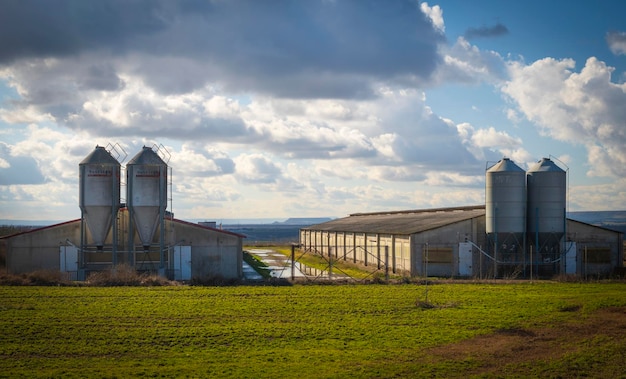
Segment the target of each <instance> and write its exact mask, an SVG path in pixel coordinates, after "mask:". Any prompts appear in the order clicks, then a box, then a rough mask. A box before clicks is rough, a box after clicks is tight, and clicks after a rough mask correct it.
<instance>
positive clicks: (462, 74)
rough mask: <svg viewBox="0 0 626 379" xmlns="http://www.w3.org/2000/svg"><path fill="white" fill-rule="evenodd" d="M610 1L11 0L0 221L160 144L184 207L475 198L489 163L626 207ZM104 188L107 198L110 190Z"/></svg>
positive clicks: (381, 206) (45, 213)
mask: <svg viewBox="0 0 626 379" xmlns="http://www.w3.org/2000/svg"><path fill="white" fill-rule="evenodd" d="M624 14H626V3H624V2H622V1H599V2H586V3H585V2H569V3H564V2H556V1H552V2H545V1H541V2H540V1H473V2H468V1H451V0H443V1H439V2H435V1H432V2H421V3H419V2H417V1H414V0H411V1H356V0H353V1H346V0H318V1H316V0H312V1H306V2H302V1H286V0H285V1H251V0H249V1H248V0H233V1H204V0H202V1H201V0H193V1H192V0H186V1H180V2H171V1H166V0H163V1H152V0H135V1H121V0H119V1H118V0H116V1H113V0H109V1H102V2H83V1H67V0H66V1H55V2H51V1H43V0H23V1H15V2H5V3H3V12H2V14H0V219H18V220H33V219H35V220H36V219H45V220H66V219H72V218H78V217H80V211H79V207H78V163H79V162H80V161H81V160H82V159H83V158H84V157H85V156H87V155H88V154H89V153H90V152H91V151H92V150H93V149H94V147H95V146H96V145H107V144H119V146H121V147H122V148H123V149H124V150H125V151H126V153H127V155H128V157H127V158H126V160H128V159H130V158H131V157H132V156H133V155H135V154H136V153H137V152H138V151H139V150H140V149H141V147H142V146H143V145H147V146H152V145H155V144H156V145H163V146H164V147H166V148H167V150H168V151H169V153H170V154H171V159H170V161H169V164H170V166H171V167H172V170H173V187H172V188H173V193H172V204H173V206H172V209H171V210H172V211H173V212H174V213H175V215H176V217H178V218H182V219H205V220H216V221H220V220H225V219H248V218H276V219H281V218H287V217H326V216H330V217H342V216H345V215H347V214H350V213H355V212H368V211H382V210H402V209H418V208H432V207H449V206H450V207H451V206H464V205H474V204H483V203H484V173H485V168H486V167H487V165H489V164H490V163H491V164H492V163H495V162H496V161H497V160H499V159H501V158H502V157H505V156H506V157H509V158H511V159H513V160H514V161H515V162H516V163H517V164H518V165H519V166H520V167H522V168H525V169H526V168H528V167H529V165H532V163H533V162H536V161H538V160H539V159H541V158H542V157H548V156H552V157H554V159H555V160H557V163H558V164H560V165H562V167H563V168H566V169H568V173H569V190H568V198H569V202H568V207H569V210H570V211H578V210H616V209H626V206H625V205H624V204H626V191H625V190H624V188H626V179H625V178H626V149H624V146H626V85H625V84H624V83H625V82H626V22H625V21H624V20H623V15H624ZM122 197H125V195H124V194H122Z"/></svg>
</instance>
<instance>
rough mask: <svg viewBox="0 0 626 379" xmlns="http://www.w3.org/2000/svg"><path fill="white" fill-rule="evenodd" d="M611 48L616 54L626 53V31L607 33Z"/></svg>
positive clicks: (607, 40)
mask: <svg viewBox="0 0 626 379" xmlns="http://www.w3.org/2000/svg"><path fill="white" fill-rule="evenodd" d="M606 42H607V44H608V45H609V49H611V51H612V52H613V54H615V55H626V32H617V31H613V32H609V33H607V34H606Z"/></svg>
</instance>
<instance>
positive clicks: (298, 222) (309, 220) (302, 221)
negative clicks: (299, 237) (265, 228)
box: [274, 217, 332, 225]
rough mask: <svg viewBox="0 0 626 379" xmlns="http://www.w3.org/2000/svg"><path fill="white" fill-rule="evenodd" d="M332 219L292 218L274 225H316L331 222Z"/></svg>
mask: <svg viewBox="0 0 626 379" xmlns="http://www.w3.org/2000/svg"><path fill="white" fill-rule="evenodd" d="M331 220H332V218H330V217H290V218H288V219H287V220H285V221H283V222H275V223H274V224H283V225H315V224H321V223H323V222H328V221H331Z"/></svg>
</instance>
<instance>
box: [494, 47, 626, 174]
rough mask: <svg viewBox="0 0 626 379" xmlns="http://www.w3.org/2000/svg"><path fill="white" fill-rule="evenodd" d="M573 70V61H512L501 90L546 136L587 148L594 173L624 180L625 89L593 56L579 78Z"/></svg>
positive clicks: (625, 143) (625, 157)
mask: <svg viewBox="0 0 626 379" xmlns="http://www.w3.org/2000/svg"><path fill="white" fill-rule="evenodd" d="M573 68H574V61H572V60H570V59H566V60H555V59H552V58H545V59H542V60H539V61H536V62H534V63H532V64H531V65H524V64H523V63H520V62H512V63H511V64H510V66H509V72H510V75H511V79H510V81H508V82H507V83H506V84H505V85H504V86H503V87H502V91H503V93H504V94H506V95H507V96H509V97H510V98H511V99H512V100H513V101H515V102H516V103H517V105H518V109H519V111H520V112H521V113H523V114H524V115H525V116H526V118H528V119H529V120H531V121H533V122H535V123H536V124H537V125H538V126H539V127H540V128H541V131H542V132H543V133H544V134H545V135H548V136H550V137H552V138H555V139H557V140H561V141H566V142H568V143H574V144H583V145H584V146H585V147H586V148H587V151H588V162H589V164H590V166H591V167H592V170H591V172H590V173H592V174H593V175H600V176H616V177H623V176H626V151H625V150H624V148H623V147H624V146H625V145H626V130H625V129H624V120H625V119H626V107H624V104H626V84H617V83H613V82H612V81H611V74H612V72H613V71H614V69H613V68H612V67H608V66H607V65H606V64H605V63H604V62H601V61H599V60H598V59H596V58H593V57H592V58H589V59H588V60H587V62H586V63H585V66H584V67H583V68H582V69H581V71H580V73H577V72H574V71H572V70H573Z"/></svg>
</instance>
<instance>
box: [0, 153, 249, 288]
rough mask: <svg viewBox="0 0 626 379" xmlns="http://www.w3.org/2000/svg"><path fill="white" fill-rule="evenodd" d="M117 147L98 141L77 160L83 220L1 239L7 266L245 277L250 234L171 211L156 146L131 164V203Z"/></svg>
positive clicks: (75, 272) (78, 275)
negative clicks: (183, 217) (245, 240)
mask: <svg viewBox="0 0 626 379" xmlns="http://www.w3.org/2000/svg"><path fill="white" fill-rule="evenodd" d="M114 151H115V148H114V147H110V148H109V149H105V148H104V147H100V146H97V147H96V148H95V150H94V151H93V152H92V153H91V154H89V155H88V156H87V157H86V158H85V159H84V160H83V161H82V162H81V163H80V164H79V176H80V180H79V181H80V185H79V207H80V210H81V218H80V219H78V220H73V221H68V222H65V223H61V224H57V225H52V226H48V227H44V228H40V229H35V230H31V231H27V232H23V233H18V234H14V235H10V236H5V237H2V238H0V249H1V251H0V253H2V255H3V256H4V257H5V260H6V269H7V271H8V272H9V273H26V272H31V271H35V270H42V269H52V270H60V271H62V272H67V273H68V277H70V278H73V279H78V280H84V279H85V278H86V277H87V275H88V274H89V273H90V272H93V271H101V270H106V269H110V268H112V267H114V266H116V265H118V264H122V263H123V264H127V265H129V266H131V267H134V268H135V269H136V270H137V271H139V272H154V273H158V274H159V275H160V276H164V277H168V278H170V279H176V280H189V279H192V278H203V279H204V278H207V279H208V278H225V279H235V278H240V277H241V276H242V259H243V251H242V247H243V238H245V236H243V235H241V234H238V233H233V232H228V231H224V230H221V229H216V228H214V227H210V226H203V225H199V224H193V223H188V222H185V221H181V220H177V219H174V218H173V215H172V214H171V212H168V211H167V210H166V209H167V203H168V197H167V192H168V191H167V188H168V186H171V183H169V182H168V179H167V178H168V172H169V169H168V166H167V163H166V162H165V161H164V160H163V158H162V156H161V155H162V154H159V153H162V152H160V151H159V148H156V147H153V148H149V147H144V148H143V149H142V151H140V152H139V153H138V154H137V155H135V157H133V158H132V159H131V160H130V161H129V162H128V163H127V165H126V190H127V191H126V199H127V203H122V202H121V196H120V187H121V180H120V177H121V172H122V171H121V164H120V163H119V162H118V160H117V159H116V158H114V157H113V155H112V152H114ZM169 177H170V178H171V175H169Z"/></svg>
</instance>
